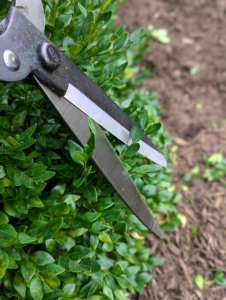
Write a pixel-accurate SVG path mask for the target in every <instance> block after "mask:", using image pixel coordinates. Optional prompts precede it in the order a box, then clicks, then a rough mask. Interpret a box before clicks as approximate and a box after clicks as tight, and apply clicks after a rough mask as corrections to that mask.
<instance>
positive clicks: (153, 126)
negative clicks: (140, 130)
mask: <svg viewBox="0 0 226 300" xmlns="http://www.w3.org/2000/svg"><path fill="white" fill-rule="evenodd" d="M161 126H162V125H161V124H160V123H155V124H150V126H149V125H148V126H147V128H145V133H146V134H156V133H157V132H158V131H159V129H160V128H161Z"/></svg>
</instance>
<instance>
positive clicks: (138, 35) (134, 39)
mask: <svg viewBox="0 0 226 300" xmlns="http://www.w3.org/2000/svg"><path fill="white" fill-rule="evenodd" d="M143 37H144V29H143V28H138V29H137V30H135V31H134V32H133V33H131V35H130V37H129V41H130V45H136V44H138V43H140V42H141V40H142V39H143Z"/></svg>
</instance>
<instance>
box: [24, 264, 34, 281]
mask: <svg viewBox="0 0 226 300" xmlns="http://www.w3.org/2000/svg"><path fill="white" fill-rule="evenodd" d="M35 271H36V265H35V264H34V263H33V262H32V261H30V260H24V261H23V262H22V265H21V273H22V275H23V278H24V280H25V281H26V282H29V281H30V280H31V279H32V278H33V276H34V275H35Z"/></svg>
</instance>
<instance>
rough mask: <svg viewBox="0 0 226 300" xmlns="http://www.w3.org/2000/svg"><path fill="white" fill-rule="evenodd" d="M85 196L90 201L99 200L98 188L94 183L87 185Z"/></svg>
mask: <svg viewBox="0 0 226 300" xmlns="http://www.w3.org/2000/svg"><path fill="white" fill-rule="evenodd" d="M83 196H84V197H85V198H86V199H88V200H90V201H97V190H96V188H95V187H94V185H92V184H89V185H87V186H86V187H85V190H84V192H83Z"/></svg>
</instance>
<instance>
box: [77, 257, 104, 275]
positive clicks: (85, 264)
mask: <svg viewBox="0 0 226 300" xmlns="http://www.w3.org/2000/svg"><path fill="white" fill-rule="evenodd" d="M79 265H80V267H82V269H83V270H86V271H89V272H91V273H95V272H99V271H100V269H101V267H100V265H99V264H98V263H97V262H96V261H94V260H92V259H84V260H82V261H81V263H80V264H79Z"/></svg>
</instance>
